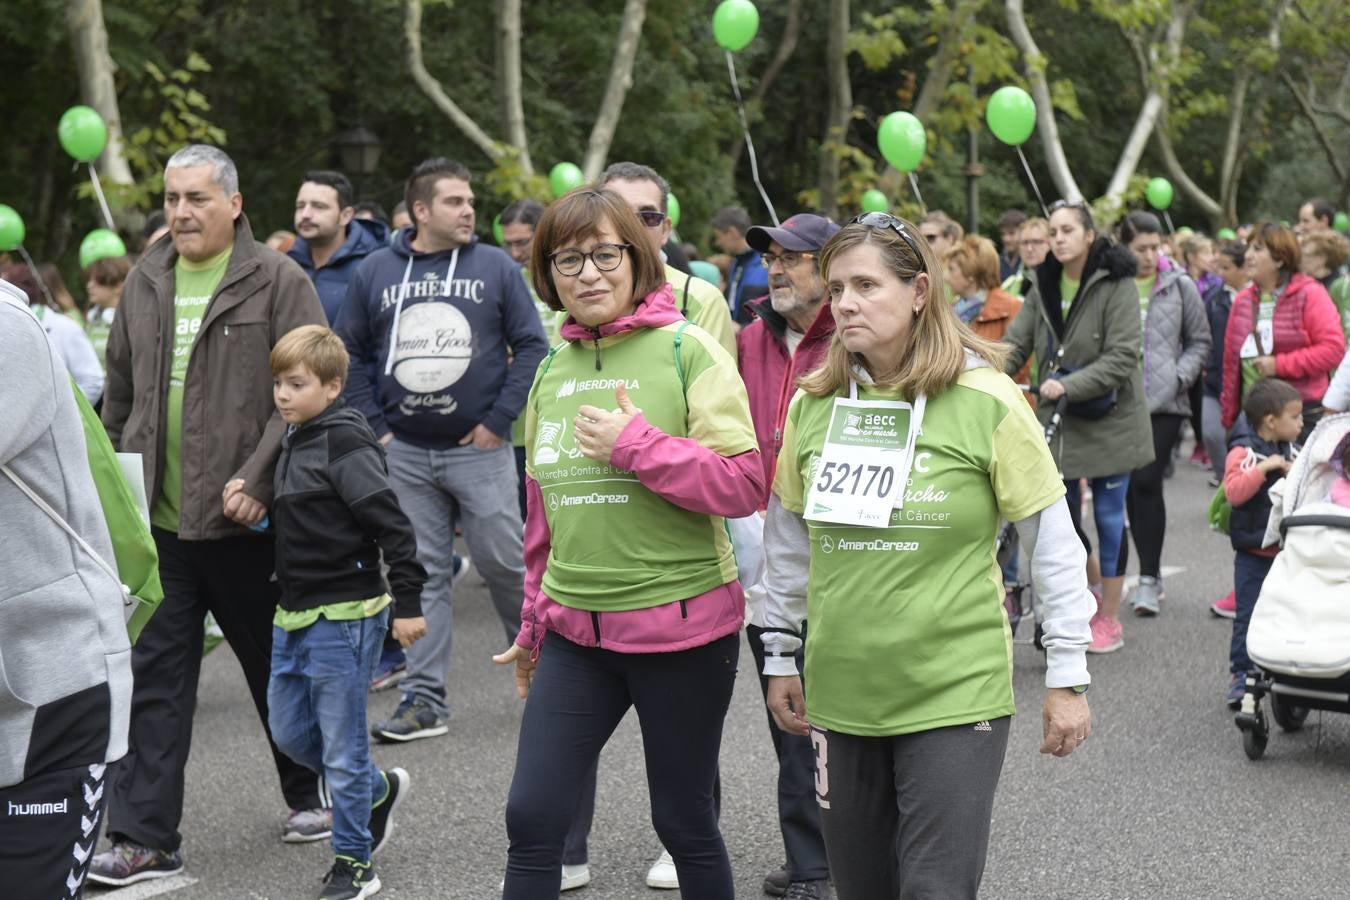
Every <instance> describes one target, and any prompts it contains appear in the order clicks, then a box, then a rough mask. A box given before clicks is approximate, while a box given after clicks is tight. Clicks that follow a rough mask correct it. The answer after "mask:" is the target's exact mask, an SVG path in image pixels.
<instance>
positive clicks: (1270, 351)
mask: <svg viewBox="0 0 1350 900" xmlns="http://www.w3.org/2000/svg"><path fill="white" fill-rule="evenodd" d="M1274 318H1275V296H1274V295H1273V294H1262V295H1261V306H1260V308H1259V309H1258V311H1257V323H1258V324H1257V330H1258V332H1260V333H1261V334H1271V333H1272V328H1271V325H1270V323H1271V322H1272V321H1273V320H1274ZM1262 326H1265V327H1262ZM1262 342H1263V344H1264V345H1265V347H1264V352H1261V349H1260V348H1256V347H1255V341H1254V339H1253V338H1252V337H1251V336H1248V337H1247V339H1246V341H1244V342H1243V348H1242V351H1240V352H1239V356H1240V357H1241V359H1242V366H1241V368H1242V395H1243V396H1244V397H1245V396H1247V389H1248V388H1250V387H1251V386H1252V385H1254V384H1256V383H1257V382H1258V381H1260V380H1261V379H1262V378H1263V377H1264V376H1263V375H1262V374H1261V373H1260V372H1258V371H1256V366H1255V364H1254V363H1253V362H1252V360H1253V359H1255V358H1256V357H1255V356H1253V355H1248V353H1255V354H1256V355H1260V356H1272V355H1274V348H1273V347H1271V346H1270V341H1267V340H1264V339H1263V341H1262ZM1253 348H1254V349H1253ZM1244 351H1245V352H1244Z"/></svg>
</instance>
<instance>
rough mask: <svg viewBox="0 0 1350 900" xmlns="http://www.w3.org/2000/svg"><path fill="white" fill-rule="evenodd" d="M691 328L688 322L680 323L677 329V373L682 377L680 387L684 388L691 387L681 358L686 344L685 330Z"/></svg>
mask: <svg viewBox="0 0 1350 900" xmlns="http://www.w3.org/2000/svg"><path fill="white" fill-rule="evenodd" d="M688 327H689V322H688V321H687V320H686V321H684V322H681V323H680V327H679V328H677V329H675V372H676V373H677V374H678V375H679V376H680V385H681V386H682V387H684V388H686V389H687V388H688V387H689V383H688V382H687V381H686V380H685V377H684V360H682V359H681V358H680V345H681V344H683V343H684V330H685V329H686V328H688Z"/></svg>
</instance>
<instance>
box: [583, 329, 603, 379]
mask: <svg viewBox="0 0 1350 900" xmlns="http://www.w3.org/2000/svg"><path fill="white" fill-rule="evenodd" d="M586 330H587V331H589V332H590V333H591V340H593V341H595V371H597V372H599V371H600V329H599V328H588V329H586Z"/></svg>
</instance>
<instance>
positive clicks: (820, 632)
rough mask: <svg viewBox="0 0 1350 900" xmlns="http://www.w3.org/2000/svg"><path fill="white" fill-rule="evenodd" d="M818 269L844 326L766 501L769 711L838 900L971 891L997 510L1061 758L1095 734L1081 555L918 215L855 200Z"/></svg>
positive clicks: (975, 876)
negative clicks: (806, 747) (806, 626)
mask: <svg viewBox="0 0 1350 900" xmlns="http://www.w3.org/2000/svg"><path fill="white" fill-rule="evenodd" d="M819 260H820V269H821V274H822V276H823V277H824V279H825V282H826V285H827V287H828V291H829V298H830V308H831V310H832V312H833V315H834V318H835V323H836V326H837V328H836V331H835V334H834V337H833V338H831V342H830V347H829V350H828V352H827V356H826V359H825V362H824V363H823V365H822V366H821V367H820V368H819V369H817V370H816V371H815V372H813V373H812V374H810V375H808V376H807V377H806V378H804V379H803V380H802V381H801V382H800V386H801V389H800V390H799V391H798V392H797V394H796V396H795V397H794V398H793V400H792V403H791V405H790V407H789V410H788V415H787V421H786V424H785V426H784V430H783V445H782V451H781V453H780V456H779V462H778V468H777V473H776V475H775V479H774V487H773V495H772V496H771V497H770V500H769V508H768V514H767V519H766V524H765V538H764V546H765V555H766V566H765V569H766V573H765V577H764V581H763V582H762V584H763V586H764V588H765V591H766V595H767V596H766V600H765V610H764V615H765V618H766V624H767V626H768V627H766V628H765V629H764V645H765V650H766V659H765V665H764V673H765V674H766V675H768V676H770V678H769V687H768V691H767V702H768V705H769V709H770V711H771V712H772V713H773V715H774V718H775V721H777V723H778V725H779V727H781V728H782V729H784V730H785V731H788V732H790V733H793V734H802V735H807V734H809V735H810V737H811V740H812V742H813V743H814V744H815V748H816V793H817V801H818V803H819V805H820V811H821V825H822V828H823V831H824V835H825V845H826V851H827V855H828V857H829V863H830V873H831V876H832V878H833V879H834V886H835V891H836V893H837V895H838V897H839V898H840V900H895V898H921V897H922V898H927V897H942V898H974V897H975V896H976V893H977V891H978V890H979V884H980V880H981V877H982V875H983V871H984V861H985V854H986V851H987V849H988V838H989V828H990V813H991V810H992V807H993V801H994V792H995V789H996V787H997V784H998V778H999V773H1000V771H1001V769H1002V767H1003V758H1004V752H1005V750H1006V747H1007V741H1008V726H1009V717H1010V716H1011V715H1012V713H1013V711H1014V706H1013V698H1012V684H1011V671H1012V641H1011V634H1010V633H1009V631H1008V624H1007V619H1006V617H1005V614H1004V611H1003V589H1002V578H1001V576H1000V574H999V570H998V565H997V563H996V561H995V557H994V544H995V539H996V535H997V532H998V528H999V521H1000V518H1005V519H1008V520H1011V521H1013V522H1014V523H1015V524H1016V526H1017V529H1018V533H1019V535H1020V537H1021V540H1022V542H1023V546H1024V547H1025V548H1026V551H1027V553H1028V556H1029V558H1030V560H1031V573H1032V579H1033V581H1034V583H1035V586H1036V591H1037V595H1038V596H1039V597H1040V598H1041V602H1042V609H1043V610H1044V616H1045V619H1044V627H1045V635H1046V636H1045V644H1046V648H1047V650H1046V658H1047V662H1048V669H1047V673H1046V687H1047V690H1046V695H1045V708H1044V715H1045V739H1044V742H1043V743H1042V745H1041V751H1042V752H1043V753H1053V754H1054V755H1056V756H1067V755H1069V754H1070V753H1072V752H1073V751H1074V750H1075V749H1076V748H1077V747H1079V746H1080V745H1081V744H1082V742H1083V741H1084V740H1086V739H1087V737H1088V734H1089V732H1090V730H1091V729H1090V716H1089V713H1088V706H1087V699H1086V697H1085V696H1083V694H1084V692H1086V690H1087V685H1088V680H1089V679H1088V673H1087V665H1086V657H1085V650H1086V648H1087V645H1088V641H1089V637H1090V632H1089V629H1088V619H1089V618H1090V616H1091V615H1092V606H1093V604H1092V598H1091V595H1090V594H1089V593H1088V590H1087V582H1086V579H1085V578H1084V576H1083V566H1084V562H1085V559H1084V553H1083V550H1082V546H1081V544H1079V542H1078V541H1077V540H1076V538H1075V537H1074V532H1073V525H1072V522H1071V521H1070V518H1069V513H1068V510H1067V509H1066V507H1065V504H1064V499H1063V498H1064V485H1063V483H1062V482H1061V481H1060V479H1059V476H1058V473H1057V472H1056V470H1055V465H1054V461H1053V459H1052V458H1051V456H1050V453H1049V451H1048V450H1047V448H1046V446H1045V439H1044V437H1043V435H1042V432H1041V428H1040V425H1039V424H1038V423H1037V422H1036V419H1035V416H1034V415H1033V414H1032V412H1031V410H1030V409H1029V408H1028V406H1027V404H1026V402H1025V401H1024V400H1023V399H1022V396H1021V393H1020V391H1018V389H1017V386H1016V385H1014V384H1013V382H1012V380H1011V379H1009V378H1008V377H1007V376H1006V375H1004V374H1003V373H1002V372H1001V371H1000V370H999V366H1000V365H1001V364H1002V359H1001V356H1002V354H1001V351H1000V350H999V348H998V346H997V345H996V344H993V343H992V342H990V341H987V340H985V339H983V338H981V337H978V336H977V335H975V334H974V333H973V332H971V331H970V330H969V329H967V328H964V327H962V326H961V325H960V323H959V321H958V320H957V318H956V317H955V316H954V315H952V313H951V310H950V309H949V307H948V304H947V303H946V301H945V297H944V288H945V285H944V279H943V275H942V269H941V268H940V266H939V263H938V260H937V258H936V256H935V255H934V253H933V251H932V249H931V248H930V247H928V245H927V244H926V242H924V241H922V240H921V239H920V238H919V235H918V232H917V230H916V229H915V228H914V226H913V225H911V224H910V223H908V222H905V221H904V220H903V219H898V218H895V217H893V216H890V215H888V214H886V213H869V214H867V215H865V216H861V217H859V218H858V219H855V220H854V221H853V222H851V223H849V224H848V225H846V226H845V227H844V228H843V229H841V230H840V231H839V232H838V233H837V234H836V235H835V236H834V237H833V238H831V239H830V241H829V242H828V243H827V244H826V245H825V247H824V249H823V250H822V252H821V255H820V258H819ZM807 620H809V621H810V623H811V638H810V641H808V642H807V644H806V666H805V673H806V681H807V684H806V690H805V692H803V687H802V681H801V679H800V678H799V677H798V675H797V671H796V668H795V663H794V662H793V659H792V656H793V653H794V652H795V650H796V649H797V648H798V647H799V646H801V637H800V635H801V629H802V624H803V622H804V621H807ZM804 696H805V697H806V698H809V700H808V701H805V702H804V699H803V697H804Z"/></svg>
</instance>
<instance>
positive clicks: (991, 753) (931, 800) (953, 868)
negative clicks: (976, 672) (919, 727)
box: [811, 718, 1010, 900]
mask: <svg viewBox="0 0 1350 900" xmlns="http://www.w3.org/2000/svg"><path fill="white" fill-rule="evenodd" d="M1009 722H1010V720H1009V719H1008V718H1002V719H994V720H992V721H989V722H978V723H970V724H967V725H953V726H951V727H950V728H936V729H933V730H932V731H920V732H917V733H915V734H902V735H897V736H894V737H858V736H857V735H851V734H841V733H839V732H832V731H822V730H820V729H818V728H812V729H811V742H812V744H814V745H815V750H816V802H817V803H819V804H820V823H821V827H822V830H823V831H824V832H825V851H826V853H827V854H828V856H829V860H830V875H831V877H832V878H833V879H834V889H835V893H836V894H837V895H838V898H839V900H930V898H933V897H941V898H943V900H965V898H969V900H974V898H975V895H976V894H977V893H978V892H979V889H980V879H981V878H982V877H983V876H984V858H985V854H986V852H987V851H988V849H989V823H990V816H991V815H992V813H993V808H994V791H995V789H996V788H997V787H998V777H999V773H1000V772H1001V771H1002V769H1003V755H1004V751H1006V750H1007V748H1008V726H1009Z"/></svg>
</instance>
